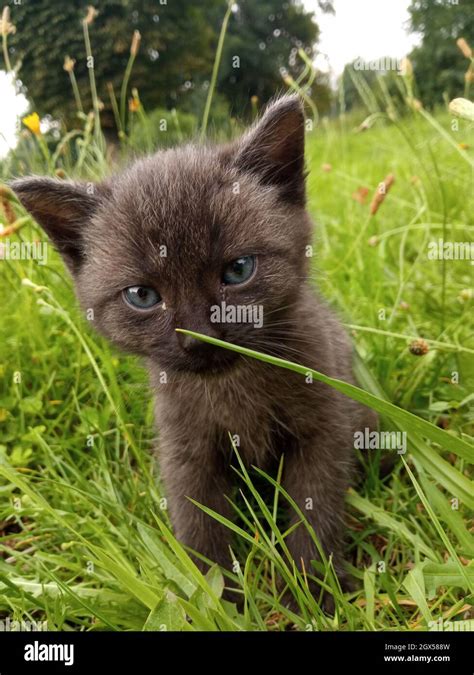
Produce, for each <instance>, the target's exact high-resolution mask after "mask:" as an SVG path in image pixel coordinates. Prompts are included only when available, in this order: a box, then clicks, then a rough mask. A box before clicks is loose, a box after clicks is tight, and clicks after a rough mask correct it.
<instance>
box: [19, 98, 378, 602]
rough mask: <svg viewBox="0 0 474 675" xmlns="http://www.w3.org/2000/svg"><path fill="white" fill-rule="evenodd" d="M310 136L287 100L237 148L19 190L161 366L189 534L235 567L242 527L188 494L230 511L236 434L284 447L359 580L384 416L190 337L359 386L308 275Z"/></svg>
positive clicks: (310, 508) (262, 445) (196, 151)
mask: <svg viewBox="0 0 474 675" xmlns="http://www.w3.org/2000/svg"><path fill="white" fill-rule="evenodd" d="M304 134H305V124H304V115H303V109H302V106H301V103H300V101H299V100H298V99H297V98H296V97H283V98H281V99H279V100H277V101H276V102H274V103H273V104H272V105H270V106H269V108H268V109H267V110H266V112H265V114H264V115H263V117H262V118H261V120H260V121H259V122H258V123H256V124H255V125H254V126H253V128H252V129H251V130H250V131H249V132H248V133H246V134H245V135H244V137H243V138H241V139H240V140H238V141H237V142H234V143H231V144H229V145H225V146H217V147H202V146H201V147H198V146H194V145H188V146H184V147H181V148H178V149H172V150H166V151H159V152H157V153H156V154H155V155H153V156H151V157H148V158H146V159H140V160H138V161H136V162H135V163H133V164H132V165H131V166H130V167H129V168H128V169H127V170H126V171H124V172H123V173H121V174H120V175H117V176H115V177H114V178H112V179H109V180H107V181H105V182H103V183H100V184H97V185H94V186H93V187H92V189H91V185H86V184H80V183H70V182H62V181H59V180H53V179H49V178H37V177H32V178H25V179H20V180H17V181H15V182H14V183H13V189H14V190H15V191H16V193H17V195H18V197H19V199H20V200H21V202H22V203H23V204H24V206H25V207H26V208H27V209H28V211H30V212H31V214H32V215H33V216H34V218H35V219H36V220H37V221H38V223H40V225H41V226H42V227H43V228H44V230H45V231H46V232H47V233H48V235H49V236H50V237H51V239H52V240H53V242H54V243H55V245H56V247H57V249H58V250H59V252H60V253H61V254H62V256H63V258H64V260H65V262H66V264H67V265H68V267H69V270H70V271H71V273H72V276H73V278H74V281H75V285H76V290H77V295H78V297H79V300H80V302H81V304H82V306H83V307H84V308H87V309H93V312H94V317H95V325H96V326H97V328H98V329H99V330H100V331H101V332H102V333H103V334H104V335H106V336H107V337H108V338H110V340H111V341H112V342H113V343H114V344H115V345H117V346H118V347H120V348H121V349H124V350H126V351H128V352H133V353H136V354H139V355H141V356H144V357H146V359H147V363H148V369H149V373H150V378H151V383H152V386H153V388H154V390H155V396H156V421H157V425H158V430H159V435H160V441H159V462H160V468H161V475H162V477H163V480H164V483H165V487H166V491H167V496H168V500H169V508H170V514H171V518H172V522H173V524H174V528H175V533H176V536H177V537H178V538H179V539H180V540H181V541H182V542H183V543H184V544H186V545H188V546H190V547H191V548H192V549H194V550H196V551H199V552H200V553H201V554H204V555H205V556H206V557H207V558H209V559H211V560H212V561H216V562H218V563H219V564H220V565H222V566H224V567H229V566H230V565H231V562H232V561H231V559H230V552H229V544H230V531H229V530H228V529H226V528H225V527H224V526H222V525H220V524H219V523H217V522H216V521H215V520H214V519H213V518H211V517H209V516H207V515H206V514H204V513H203V512H202V510H200V509H199V508H197V507H196V506H195V505H193V504H192V503H191V501H189V499H188V498H187V497H192V498H193V499H195V500H197V501H198V502H200V503H202V504H205V505H206V506H208V507H210V508H212V509H214V510H216V511H218V512H220V513H222V514H224V515H226V516H227V517H231V509H230V507H229V503H228V501H227V500H226V495H229V494H230V492H231V489H232V476H233V475H235V474H233V472H232V470H231V467H230V463H231V458H232V448H231V443H230V441H229V437H228V432H231V434H232V435H235V437H236V438H237V440H238V446H239V452H240V454H241V456H242V458H243V460H244V462H245V463H246V464H247V465H248V466H250V465H252V464H253V465H256V466H258V467H261V468H263V469H266V468H267V469H268V467H269V466H271V465H272V462H273V461H274V460H275V459H278V458H279V457H280V455H281V453H282V452H284V455H285V456H284V475H283V486H284V488H285V489H286V490H287V491H288V492H289V494H290V495H291V496H292V497H293V499H294V500H295V501H296V503H297V504H298V505H299V507H300V508H301V509H302V510H303V512H304V513H305V515H306V517H307V518H308V520H309V522H310V523H311V525H312V526H313V527H314V530H315V531H316V533H317V535H318V537H319V540H320V542H321V544H322V546H323V548H324V550H325V552H326V554H327V555H329V554H332V555H333V560H334V564H335V568H336V570H337V571H338V573H339V574H340V575H343V569H342V542H343V520H344V496H345V492H346V489H347V487H348V485H349V482H350V478H351V472H352V454H353V452H352V449H353V445H354V432H355V431H356V430H357V429H363V428H364V427H365V426H368V425H369V424H370V421H371V414H370V412H369V411H368V410H367V409H365V408H363V407H362V406H360V405H358V404H357V403H355V402H354V401H352V400H350V399H348V398H346V397H344V396H343V395H342V394H339V393H338V392H336V391H335V390H333V389H332V388H330V387H328V386H326V385H323V384H320V383H319V382H316V381H315V382H313V383H310V382H308V381H307V378H305V377H303V376H301V375H298V374H296V373H293V372H290V371H288V370H283V369H280V368H277V367H274V366H271V365H268V364H265V363H263V362H260V361H256V360H254V359H251V358H247V357H243V356H241V355H239V354H236V353H235V352H231V351H229V350H226V349H222V348H219V347H215V346H212V345H210V344H208V343H204V342H202V341H199V340H197V339H194V338H190V337H189V336H186V335H184V334H181V333H177V332H176V331H175V329H176V328H186V329H190V330H193V331H197V332H200V333H205V334H206V335H209V336H214V337H217V338H221V339H223V340H227V341H228V342H234V343H236V344H238V345H242V346H245V347H249V348H253V349H255V350H258V351H263V352H266V353H268V354H272V355H275V356H280V357H283V358H287V359H289V360H293V361H297V362H299V363H302V364H304V365H305V366H308V367H310V368H314V369H316V370H319V371H322V372H323V373H325V374H327V375H329V376H331V377H335V378H339V379H342V380H346V381H348V382H353V376H352V371H351V347H350V344H349V342H348V340H347V337H346V335H345V333H344V332H343V329H342V328H341V326H340V324H339V322H338V320H337V319H336V318H335V317H334V316H333V314H332V313H331V312H330V311H329V309H328V308H327V307H326V305H325V304H324V303H323V302H321V301H320V300H319V299H318V298H317V297H316V296H315V294H314V292H313V290H312V289H311V287H310V283H309V281H308V278H307V275H308V272H309V269H308V267H309V261H310V257H308V255H307V252H308V250H309V249H308V246H309V244H310V239H311V232H312V223H311V220H310V218H309V216H308V214H307V212H306V210H305V171H304ZM239 308H240V309H239ZM242 308H243V309H242ZM244 310H247V313H246V312H245V311H244ZM239 312H240V314H239ZM252 319H253V320H252ZM372 419H373V418H372ZM290 518H291V522H292V523H294V522H297V521H298V517H297V515H296V514H295V513H292V514H290ZM287 543H288V546H289V549H290V551H291V554H292V556H293V559H294V560H295V562H296V564H297V565H298V566H300V567H301V566H302V565H304V567H305V569H306V571H307V572H309V573H311V571H312V566H311V560H313V559H317V558H318V555H317V552H316V548H315V546H314V544H313V543H312V540H311V538H310V536H309V535H308V533H307V530H306V529H305V527H304V526H303V525H300V526H299V527H297V528H296V529H295V530H294V531H293V532H292V533H291V534H290V536H289V537H288V541H287ZM199 564H200V565H201V567H202V568H203V569H205V566H204V565H202V564H201V563H199ZM314 583H315V582H314ZM316 590H317V585H316V583H315V585H314V591H316Z"/></svg>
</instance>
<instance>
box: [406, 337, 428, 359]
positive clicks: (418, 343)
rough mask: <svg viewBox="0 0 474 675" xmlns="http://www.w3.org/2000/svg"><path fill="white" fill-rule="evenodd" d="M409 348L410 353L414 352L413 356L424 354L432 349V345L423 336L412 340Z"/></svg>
mask: <svg viewBox="0 0 474 675" xmlns="http://www.w3.org/2000/svg"><path fill="white" fill-rule="evenodd" d="M408 350H409V352H410V354H413V356H424V355H425V354H427V353H428V352H429V351H430V346H429V344H428V343H427V342H426V340H423V338H418V339H416V340H413V341H412V342H410V346H409V347H408Z"/></svg>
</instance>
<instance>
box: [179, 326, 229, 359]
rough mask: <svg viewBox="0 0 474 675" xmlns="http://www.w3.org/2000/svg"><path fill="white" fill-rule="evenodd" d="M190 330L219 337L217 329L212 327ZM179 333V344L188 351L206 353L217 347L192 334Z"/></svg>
mask: <svg viewBox="0 0 474 675" xmlns="http://www.w3.org/2000/svg"><path fill="white" fill-rule="evenodd" d="M188 330H193V331H195V332H196V333H202V334H203V335H208V336H209V337H213V338H218V337H219V335H218V333H217V331H215V330H213V329H212V328H207V327H206V328H205V329H204V328H189V329H188ZM177 335H178V342H179V344H180V345H181V347H182V348H183V349H184V350H185V351H186V352H193V353H195V352H199V353H201V354H205V353H209V352H211V351H213V350H215V349H216V347H215V346H214V345H211V344H209V342H204V341H203V340H199V339H198V338H195V337H193V336H192V335H186V334H185V333H177Z"/></svg>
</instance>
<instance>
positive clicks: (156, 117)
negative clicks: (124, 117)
mask: <svg viewBox="0 0 474 675" xmlns="http://www.w3.org/2000/svg"><path fill="white" fill-rule="evenodd" d="M197 128H198V121H197V118H196V117H195V116H194V115H190V114H189V113H183V112H177V111H176V109H173V110H165V109H163V108H156V109H155V110H153V111H152V112H151V113H150V114H149V115H147V114H146V113H143V115H142V116H140V117H139V119H138V120H136V121H134V122H133V123H132V124H131V129H130V137H129V139H128V143H129V147H130V148H131V149H133V150H135V151H137V152H139V153H143V152H151V151H153V150H155V149H157V148H161V147H171V146H173V145H177V144H178V143H181V142H183V141H187V140H189V139H191V138H193V137H194V136H195V135H196V132H197Z"/></svg>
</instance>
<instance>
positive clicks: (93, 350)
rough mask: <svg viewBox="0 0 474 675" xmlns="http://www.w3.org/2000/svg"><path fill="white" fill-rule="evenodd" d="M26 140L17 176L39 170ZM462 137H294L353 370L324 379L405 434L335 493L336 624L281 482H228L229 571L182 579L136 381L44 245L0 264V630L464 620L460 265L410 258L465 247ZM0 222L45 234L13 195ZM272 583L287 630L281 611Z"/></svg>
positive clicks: (466, 135) (464, 357)
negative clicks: (237, 592)
mask: <svg viewBox="0 0 474 675" xmlns="http://www.w3.org/2000/svg"><path fill="white" fill-rule="evenodd" d="M153 114H154V113H151V115H150V118H151V117H152V116H153ZM156 114H157V115H160V114H162V113H161V111H158V112H157V113H156ZM178 117H179V119H182V118H184V117H183V116H181V115H180V116H178ZM30 140H31V145H30V146H29V154H30V156H33V155H34V154H35V153H36V155H37V156H38V157H37V158H36V160H31V161H36V162H37V163H38V166H40V167H41V166H42V169H43V170H44V171H48V167H47V165H44V164H43V162H44V161H45V158H44V156H43V155H42V154H41V151H40V149H39V147H38V146H35V143H36V142H37V139H30ZM461 141H463V142H467V143H468V144H469V145H471V146H472V129H470V127H469V124H468V123H467V122H464V121H462V120H461V121H460V124H459V131H457V132H453V131H452V130H451V127H450V120H449V118H448V117H447V116H446V115H441V116H438V117H436V118H433V117H431V116H429V115H428V114H427V113H426V112H425V111H423V110H420V111H416V112H414V111H412V110H410V111H407V114H405V115H404V116H402V117H401V118H400V119H398V120H396V121H394V122H392V121H390V120H388V118H387V117H386V116H383V115H379V117H377V118H376V120H375V122H374V124H373V125H372V126H371V127H370V128H369V129H367V131H366V132H365V133H364V134H354V133H352V125H348V123H347V119H346V118H340V119H338V120H337V121H336V122H335V123H327V124H326V123H325V124H323V125H322V126H320V127H319V128H318V129H317V131H316V133H308V135H307V160H308V168H309V169H310V174H309V178H308V196H309V209H310V211H311V212H312V213H313V215H314V216H316V217H317V222H318V227H317V231H316V235H315V236H316V241H315V250H316V251H317V255H316V261H317V262H315V263H314V265H313V272H314V274H315V275H316V276H317V278H318V285H319V286H320V288H321V289H322V291H323V293H324V295H325V296H326V297H327V298H328V300H329V301H330V302H331V303H332V304H333V305H335V306H336V307H337V308H338V310H339V312H340V313H341V314H342V315H343V317H344V319H345V321H346V325H347V329H348V330H349V331H351V333H352V335H353V339H354V342H355V344H356V347H357V350H358V353H359V354H360V358H358V359H357V360H356V370H357V376H358V380H359V383H360V385H361V387H362V389H356V388H354V387H350V386H348V385H344V384H341V383H338V382H337V381H333V382H331V383H330V384H332V385H334V386H338V387H339V388H341V389H343V390H344V391H346V393H347V394H348V395H353V396H357V397H359V399H360V400H364V401H365V402H366V403H368V404H369V405H373V406H374V407H375V408H377V409H379V410H380V411H381V412H382V414H383V424H384V428H388V429H400V430H403V431H406V432H407V434H408V452H407V454H406V456H404V457H399V458H398V461H397V462H396V463H395V467H394V470H393V472H392V474H391V475H390V476H389V477H388V478H386V479H385V480H381V479H380V476H379V464H380V459H381V456H380V453H379V452H377V451H374V452H373V453H372V452H364V453H361V454H360V457H359V459H360V461H361V462H362V464H363V466H364V468H365V471H364V473H363V475H362V477H361V480H360V483H359V484H358V485H357V489H353V490H351V491H350V494H349V495H348V547H349V551H348V559H349V570H350V572H351V573H352V575H353V576H354V578H355V579H356V582H357V587H356V590H354V592H352V593H350V594H343V593H342V592H341V589H340V588H339V585H338V582H337V579H336V577H335V575H334V573H333V571H332V568H331V565H330V562H329V561H326V563H325V564H324V566H323V568H321V569H320V571H322V572H323V577H324V580H323V581H322V582H321V584H322V588H324V589H326V591H328V592H329V593H331V594H332V595H333V597H334V602H335V606H336V614H335V616H334V617H329V616H327V615H325V614H324V613H323V612H322V610H321V607H320V604H319V602H318V600H317V599H314V598H313V597H312V596H311V595H310V593H309V592H308V589H307V587H306V584H305V579H304V577H303V576H302V575H301V574H299V573H298V571H297V570H296V569H295V568H294V567H293V563H292V562H291V560H289V559H288V556H287V555H286V552H285V538H286V535H287V531H286V530H285V527H284V523H283V522H281V520H280V519H279V514H280V511H281V507H282V506H283V505H284V504H285V502H287V501H289V500H290V498H289V496H288V495H287V494H286V493H285V491H284V489H283V488H282V486H281V484H280V476H281V470H280V472H279V473H278V474H277V475H276V476H274V475H266V474H264V473H263V472H256V473H257V476H255V472H250V471H247V469H246V468H245V467H244V466H243V465H242V464H240V465H239V466H238V470H237V475H236V479H237V481H238V483H239V487H241V488H242V496H241V499H240V500H239V502H237V501H235V502H234V511H235V515H236V519H235V521H234V522H232V523H230V522H227V523H225V524H227V525H228V526H229V527H231V528H232V529H233V531H234V533H235V535H236V541H235V549H234V551H235V555H236V557H237V559H238V560H239V561H240V562H241V565H240V570H237V571H236V572H235V573H234V574H233V575H230V573H226V574H225V575H222V574H221V572H220V571H219V570H217V568H215V567H213V568H212V569H211V570H210V571H209V573H208V574H207V575H206V576H205V577H204V576H202V575H201V574H200V573H199V571H198V570H197V568H196V566H195V565H194V563H193V562H192V560H191V558H190V557H189V556H188V553H187V551H185V550H184V549H183V547H182V546H181V545H180V544H179V542H177V541H176V539H175V538H174V537H173V535H172V533H171V530H170V524H169V521H168V517H167V511H166V508H164V507H165V502H163V493H162V490H161V487H160V485H159V482H158V481H157V477H156V476H155V475H154V474H155V470H154V463H153V459H152V457H151V453H150V446H151V444H152V439H153V438H154V436H155V434H156V432H155V429H154V427H153V412H152V402H151V398H150V392H149V390H148V386H147V383H146V378H145V374H144V372H143V370H142V368H141V367H140V365H139V364H138V363H137V361H136V360H135V359H133V358H129V357H125V356H122V355H121V356H120V357H118V356H117V355H116V354H115V353H114V351H113V349H112V348H111V347H110V345H108V344H107V342H106V341H105V340H102V339H101V338H100V337H98V336H97V335H95V334H92V333H91V332H90V325H89V322H86V321H85V320H84V319H83V318H82V316H81V313H80V311H79V309H78V308H77V307H76V305H75V303H74V300H73V297H74V296H73V290H72V287H71V283H70V281H69V279H68V277H67V275H66V274H65V272H64V268H63V266H62V264H61V262H60V260H59V257H58V256H57V255H56V254H55V253H53V251H52V250H51V249H49V254H50V258H49V260H48V264H47V265H44V266H42V265H38V264H37V263H36V262H35V261H33V260H19V261H15V260H10V261H4V262H3V263H2V264H1V266H0V275H1V284H0V286H1V288H2V289H3V295H2V311H3V313H4V316H5V317H7V320H6V321H3V322H2V323H1V324H0V434H1V435H0V438H1V443H0V553H1V554H2V559H1V560H0V616H4V615H7V616H9V617H10V618H12V620H13V619H18V620H21V619H23V620H31V619H34V620H37V621H43V620H47V621H48V624H49V628H50V629H53V628H58V629H61V628H62V629H74V630H77V629H85V630H103V629H112V630H142V629H143V630H163V629H164V628H167V629H168V630H172V629H176V630H212V631H222V630H273V631H278V630H285V629H286V628H288V627H292V626H295V627H296V628H297V629H299V630H304V631H306V630H388V629H392V630H417V629H426V628H427V627H428V625H429V623H428V622H430V621H437V620H438V619H440V618H441V617H443V618H444V619H445V620H453V621H456V620H459V619H463V618H464V616H465V612H466V606H467V604H468V602H469V597H470V593H471V592H472V585H473V583H474V578H473V567H472V563H469V561H470V559H471V558H472V554H473V548H472V537H471V535H470V533H469V530H468V522H469V516H470V513H471V512H472V510H471V508H470V506H472V482H471V480H470V469H471V464H472V462H473V460H474V456H473V455H474V453H473V452H472V449H471V448H472V445H471V437H472V434H473V423H474V419H473V416H472V401H473V399H472V388H473V386H474V380H473V377H474V372H473V369H472V354H473V351H474V343H473V339H472V333H473V331H472V303H473V296H472V270H471V266H470V265H469V261H444V263H443V262H442V261H432V260H429V259H428V258H427V256H426V250H427V243H428V242H429V241H430V240H432V239H437V238H438V237H440V236H444V237H445V238H447V239H453V240H457V241H469V240H470V239H471V238H472V225H471V223H470V214H471V213H472V210H473V208H474V203H473V200H474V196H473V194H472V190H471V189H470V176H471V171H472V163H473V162H474V159H473V157H472V150H470V149H468V150H462V151H461V150H460V149H459V147H458V145H459V143H460V142H461ZM50 146H51V147H50V151H51V152H52V153H54V152H55V150H56V148H55V145H54V143H51V144H50ZM86 147H87V153H86V155H85V157H84V160H83V164H82V167H81V168H80V171H79V173H82V174H83V175H85V176H88V177H89V178H90V179H94V178H95V177H96V176H97V174H100V172H101V171H102V170H107V162H105V160H104V158H102V159H101V158H100V154H99V152H98V150H97V148H95V146H94V141H93V140H91V141H90V143H89V145H88V146H86ZM24 157H25V158H26V153H25V155H24ZM65 159H66V158H65V157H63V158H62V160H63V161H65ZM68 161H71V165H70V169H71V172H72V173H74V172H77V167H76V165H75V164H74V160H73V157H72V156H71V157H70V159H69V160H68ZM76 161H77V158H76ZM323 164H325V165H326V169H327V165H330V166H331V167H332V170H330V171H327V170H323V168H322V165H323ZM49 165H50V166H51V163H50V164H49ZM53 166H54V167H55V165H54V164H53ZM4 170H5V171H7V167H4ZM50 170H53V169H52V168H51V169H50ZM389 172H392V173H394V175H395V176H396V180H395V183H394V186H393V187H392V189H391V191H390V192H389V194H388V196H387V197H386V199H385V201H384V202H383V204H382V205H381V208H380V210H379V212H378V213H377V214H376V216H372V217H370V216H369V215H368V205H367V204H365V205H364V204H361V203H359V202H358V201H355V200H354V199H352V198H351V195H352V193H353V192H354V191H355V190H356V189H357V187H359V186H366V187H367V188H369V190H370V191H375V189H376V187H377V185H378V183H379V182H380V180H381V179H382V178H383V177H384V176H385V175H386V174H387V173H389ZM414 176H416V178H417V180H413V177H414ZM11 207H12V208H13V210H14V212H15V215H16V217H18V218H19V219H21V218H23V220H18V221H17V222H21V223H22V227H21V228H20V229H18V230H17V232H16V233H15V234H14V235H12V236H11V239H12V240H15V241H21V240H25V241H30V240H34V239H37V238H39V239H43V234H42V233H41V232H40V230H39V229H38V227H37V225H36V224H35V223H34V222H32V221H31V219H30V218H26V219H25V218H24V212H23V211H22V210H21V208H20V207H19V205H18V204H17V202H16V201H15V200H14V199H13V200H12V201H11ZM2 219H3V216H2ZM5 224H6V223H5ZM369 242H370V243H369ZM28 280H30V281H28ZM416 337H423V338H425V339H426V341H427V344H428V346H429V351H428V353H427V354H425V355H424V356H414V355H413V354H412V353H411V352H410V351H409V349H408V345H409V343H410V342H411V341H412V340H413V338H416ZM265 358H266V359H267V360H270V361H271V358H270V359H269V358H268V357H265ZM279 365H282V364H278V365H276V366H275V367H278V366H279ZM304 365H305V364H301V366H302V368H301V367H300V366H298V365H297V366H295V367H293V366H291V367H292V368H294V369H296V370H297V369H298V368H299V369H300V371H301V370H302V371H303V372H306V371H307V369H306V368H304ZM285 367H288V364H286V365H285ZM453 373H457V378H456V379H453ZM18 374H20V375H21V377H20V379H19V378H18ZM302 377H303V375H302ZM314 378H315V379H317V378H318V374H317V373H314ZM367 392H369V393H367ZM256 477H258V478H259V479H261V480H262V481H263V482H264V483H265V484H266V485H267V487H268V489H269V493H270V498H269V500H268V501H264V500H263V499H262V491H261V489H260V487H257V483H256V480H255V479H256ZM453 500H457V503H456V508H454V507H453ZM302 515H303V514H302ZM210 517H216V518H219V519H221V520H222V517H221V516H219V515H217V514H212V513H211V514H210ZM302 521H303V524H302V525H300V526H301V527H305V526H306V525H305V523H304V518H303V517H302ZM256 532H257V534H258V536H256V534H255V533H256ZM229 576H232V577H233V579H234V581H235V582H236V583H237V584H239V585H240V588H241V594H242V596H243V599H244V603H243V605H244V609H243V611H242V612H241V613H239V612H237V610H236V608H235V607H234V606H233V605H232V604H230V603H228V602H226V601H224V600H222V597H221V594H222V588H223V585H224V583H226V580H228V578H229ZM280 579H283V580H284V584H285V585H286V587H287V591H288V592H289V593H290V594H291V595H293V597H294V598H295V599H296V604H297V606H298V607H299V612H300V613H299V615H298V614H296V613H294V612H293V611H290V610H289V609H288V608H287V607H286V606H285V604H284V602H283V599H282V589H281V587H280V586H279V580H280Z"/></svg>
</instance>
